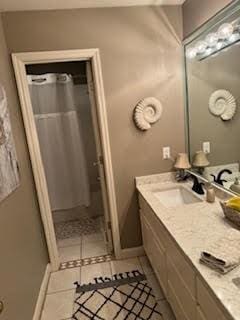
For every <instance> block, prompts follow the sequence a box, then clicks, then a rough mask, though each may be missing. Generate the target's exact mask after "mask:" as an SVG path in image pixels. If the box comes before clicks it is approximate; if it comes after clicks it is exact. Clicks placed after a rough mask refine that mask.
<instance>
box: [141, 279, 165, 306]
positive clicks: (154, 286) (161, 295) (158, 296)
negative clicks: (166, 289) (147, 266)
mask: <svg viewBox="0 0 240 320" xmlns="http://www.w3.org/2000/svg"><path fill="white" fill-rule="evenodd" d="M146 276H147V281H148V284H149V285H150V287H152V289H153V294H154V295H155V298H156V300H159V299H165V296H164V293H163V291H162V288H161V287H160V285H159V282H158V280H157V278H156V276H155V274H154V273H152V274H147V275H146Z"/></svg>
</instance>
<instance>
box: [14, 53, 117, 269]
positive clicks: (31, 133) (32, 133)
mask: <svg viewBox="0 0 240 320" xmlns="http://www.w3.org/2000/svg"><path fill="white" fill-rule="evenodd" d="M12 60H13V66H14V71H15V76H16V81H17V87H18V92H19V98H20V103H21V109H22V115H23V121H24V126H25V131H26V136H27V143H28V148H29V152H30V158H31V163H32V168H33V174H34V179H35V184H36V189H37V195H38V201H39V206H40V212H41V217H42V221H43V226H44V230H45V235H46V241H47V246H48V252H49V257H50V262H51V267H52V271H56V270H58V267H59V257H58V250H57V244H56V237H55V231H54V227H53V219H52V213H51V207H50V202H49V196H48V190H47V183H46V177H45V173H44V168H43V164H42V159H41V153H40V147H39V141H38V136H37V131H36V126H35V121H34V115H33V110H32V104H31V98H30V93H29V88H28V82H27V75H26V70H25V66H26V65H28V64H39V63H51V62H66V61H84V60H91V64H92V72H93V78H94V84H95V94H96V105H97V113H98V118H99V119H98V120H99V127H100V136H101V142H102V148H103V157H104V163H105V173H106V185H107V192H108V201H109V207H110V217H111V225H112V235H113V246H114V253H115V256H116V257H117V258H119V257H120V256H121V247H120V233H119V224H118V213H117V205H116V195H115V185H114V178H113V169H112V159H111V150H110V141H109V133H108V123H107V111H106V103H105V96H104V86H103V79H102V70H101V61H100V53H99V50H98V49H83V50H64V51H41V52H26V53H14V54H12Z"/></svg>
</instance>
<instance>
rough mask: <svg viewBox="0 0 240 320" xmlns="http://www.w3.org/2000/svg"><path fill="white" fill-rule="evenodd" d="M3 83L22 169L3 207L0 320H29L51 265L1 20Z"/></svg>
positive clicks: (0, 77)
mask: <svg viewBox="0 0 240 320" xmlns="http://www.w3.org/2000/svg"><path fill="white" fill-rule="evenodd" d="M0 42H1V47H0V82H1V84H3V85H4V87H5V89H6V92H7V96H8V105H9V110H10V116H11V123H12V129H13V134H14V138H15V143H16V148H17V156H18V160H19V166H20V179H21V180H20V183H21V185H20V187H19V188H18V189H17V190H16V191H14V192H13V193H12V194H11V195H10V196H9V197H8V198H7V199H5V200H4V201H3V202H1V203H0V253H1V258H0V261H1V265H0V300H3V301H4V305H5V310H4V312H3V314H1V315H0V318H1V320H10V319H11V320H15V319H18V320H30V319H32V316H33V311H34V307H35V303H36V300H37V296H38V292H39V289H40V285H41V282H42V278H43V274H44V272H45V267H46V265H47V263H48V256H47V250H46V247H45V239H44V235H43V230H42V224H41V221H40V214H39V208H38V203H37V199H36V194H35V187H34V183H33V177H32V171H31V166H30V162H29V156H28V150H27V146H26V139H25V135H24V129H23V124H22V119H21V113H20V106H19V104H18V98H17V93H16V88H15V85H14V82H13V72H12V69H11V66H10V57H9V55H8V53H7V48H6V44H5V39H4V34H3V28H2V21H1V17H0Z"/></svg>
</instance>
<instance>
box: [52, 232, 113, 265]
mask: <svg viewBox="0 0 240 320" xmlns="http://www.w3.org/2000/svg"><path fill="white" fill-rule="evenodd" d="M57 244H58V251H59V257H60V261H61V262H66V261H72V260H79V259H84V258H89V257H97V256H102V255H105V254H107V248H106V245H105V241H104V236H103V233H102V231H98V232H97V233H93V234H88V235H79V237H75V238H66V239H61V240H57Z"/></svg>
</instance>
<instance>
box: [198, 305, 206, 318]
mask: <svg viewBox="0 0 240 320" xmlns="http://www.w3.org/2000/svg"><path fill="white" fill-rule="evenodd" d="M197 320H207V319H206V318H205V316H204V314H203V312H202V310H201V308H200V307H199V306H198V307H197Z"/></svg>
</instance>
